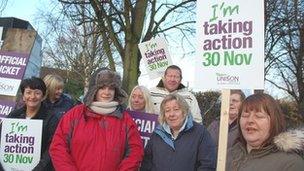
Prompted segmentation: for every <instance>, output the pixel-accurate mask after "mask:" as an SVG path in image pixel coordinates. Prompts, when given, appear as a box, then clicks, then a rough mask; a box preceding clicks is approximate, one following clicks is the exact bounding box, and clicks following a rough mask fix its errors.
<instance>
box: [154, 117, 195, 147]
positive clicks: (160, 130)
mask: <svg viewBox="0 0 304 171" xmlns="http://www.w3.org/2000/svg"><path fill="white" fill-rule="evenodd" d="M165 125H167V124H165ZM183 127H184V128H183V129H182V130H181V131H180V133H179V135H178V137H179V136H180V135H181V134H183V133H184V132H187V131H188V130H190V129H191V128H192V127H193V118H192V115H191V114H189V115H188V116H187V118H186V120H185V123H184V125H183ZM168 131H170V128H169V130H168V128H167V127H166V126H164V125H158V126H157V127H156V128H155V131H154V132H155V133H156V134H157V135H159V136H160V137H161V139H162V140H163V141H164V142H165V143H166V144H168V145H169V146H170V147H171V148H173V149H175V147H174V139H173V138H172V134H171V132H168Z"/></svg>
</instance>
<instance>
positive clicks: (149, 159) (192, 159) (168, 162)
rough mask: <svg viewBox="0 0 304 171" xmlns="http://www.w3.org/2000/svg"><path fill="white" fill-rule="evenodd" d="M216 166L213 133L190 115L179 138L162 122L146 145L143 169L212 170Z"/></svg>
mask: <svg viewBox="0 0 304 171" xmlns="http://www.w3.org/2000/svg"><path fill="white" fill-rule="evenodd" d="M215 167H216V152H215V145H214V143H213V140H212V138H211V136H210V134H209V132H208V131H207V129H206V128H205V127H204V126H203V125H200V124H198V123H196V122H194V121H193V120H192V117H188V120H187V123H186V125H185V128H184V130H183V131H181V132H180V133H179V135H178V136H177V138H176V139H175V140H173V139H172V138H171V135H170V134H168V133H167V132H166V131H165V130H164V128H163V127H162V126H161V125H159V126H158V127H157V128H156V129H155V131H154V132H153V134H152V136H151V139H150V140H149V142H148V144H147V146H146V148H145V155H144V160H143V163H142V166H141V171H148V170H152V171H171V170H172V171H185V170H187V171H192V170H206V171H207V170H208V171H209V170H210V171H211V170H215Z"/></svg>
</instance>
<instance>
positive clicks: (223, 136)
mask: <svg viewBox="0 0 304 171" xmlns="http://www.w3.org/2000/svg"><path fill="white" fill-rule="evenodd" d="M229 104H230V90H229V89H225V90H222V103H221V117H220V131H219V143H218V152H217V168H216V170H217V171H225V167H226V155H227V138H228V119H229Z"/></svg>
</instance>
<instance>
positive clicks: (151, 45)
mask: <svg viewBox="0 0 304 171" xmlns="http://www.w3.org/2000/svg"><path fill="white" fill-rule="evenodd" d="M138 47H139V50H140V52H141V56H142V59H143V61H144V63H145V66H146V69H147V72H148V74H149V77H150V79H155V78H158V77H161V76H163V74H164V71H165V70H166V68H167V67H168V66H170V65H172V60H171V57H170V54H169V51H168V47H167V44H166V40H165V39H164V38H155V39H151V40H149V41H146V42H143V43H140V44H138Z"/></svg>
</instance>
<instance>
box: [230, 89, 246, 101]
mask: <svg viewBox="0 0 304 171" xmlns="http://www.w3.org/2000/svg"><path fill="white" fill-rule="evenodd" d="M230 94H238V95H240V96H241V101H244V100H245V98H246V96H245V94H244V92H243V91H242V90H240V89H234V90H231V92H230Z"/></svg>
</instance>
